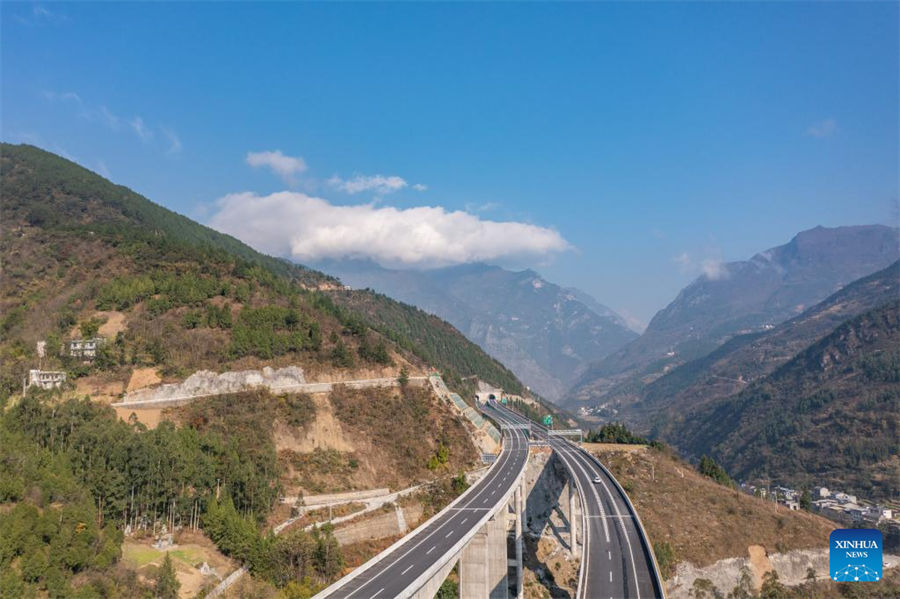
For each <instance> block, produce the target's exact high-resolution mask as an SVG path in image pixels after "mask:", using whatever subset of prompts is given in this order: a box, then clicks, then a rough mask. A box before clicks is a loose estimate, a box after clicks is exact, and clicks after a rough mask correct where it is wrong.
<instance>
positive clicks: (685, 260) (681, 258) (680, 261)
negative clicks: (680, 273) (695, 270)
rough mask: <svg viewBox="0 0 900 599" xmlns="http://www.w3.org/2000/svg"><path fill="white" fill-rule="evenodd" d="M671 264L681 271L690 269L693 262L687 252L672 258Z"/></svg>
mask: <svg viewBox="0 0 900 599" xmlns="http://www.w3.org/2000/svg"><path fill="white" fill-rule="evenodd" d="M672 262H674V263H675V264H677V265H678V266H679V267H681V268H682V269H687V268H690V267H691V265H692V264H693V260H691V256H690V254H688V253H687V252H681V253H680V254H678V255H677V256H675V257H674V258H672Z"/></svg>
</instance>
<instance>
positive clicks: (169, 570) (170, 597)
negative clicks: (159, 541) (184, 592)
mask: <svg viewBox="0 0 900 599" xmlns="http://www.w3.org/2000/svg"><path fill="white" fill-rule="evenodd" d="M180 588H181V583H180V582H178V578H177V577H176V576H175V567H174V566H172V558H170V557H169V552H168V551H167V552H166V558H165V559H164V560H163V564H162V567H161V568H160V569H159V571H158V572H157V573H156V597H157V599H178V589H180Z"/></svg>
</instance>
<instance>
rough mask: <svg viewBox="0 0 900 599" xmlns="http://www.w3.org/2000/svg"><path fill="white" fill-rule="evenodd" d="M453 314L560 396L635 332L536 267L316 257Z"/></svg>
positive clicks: (524, 375)
mask: <svg viewBox="0 0 900 599" xmlns="http://www.w3.org/2000/svg"><path fill="white" fill-rule="evenodd" d="M316 266H317V267H318V268H319V269H321V270H323V271H324V272H327V273H329V274H331V275H334V276H336V277H338V278H340V279H341V280H342V281H343V282H344V283H346V284H347V285H350V286H351V287H355V288H371V289H373V290H375V291H379V292H381V293H384V294H386V295H389V296H391V297H393V298H396V299H399V300H401V301H403V302H406V303H409V304H413V305H415V306H418V307H420V308H421V309H423V310H425V311H426V312H430V313H432V314H435V315H437V316H439V317H441V318H443V319H444V320H446V321H448V322H450V323H451V324H452V325H453V326H455V327H456V328H457V329H459V330H460V331H462V333H463V334H465V335H466V336H467V337H468V338H469V339H470V340H472V341H474V342H475V343H477V344H478V345H480V346H481V347H482V348H483V349H484V350H485V351H487V353H489V354H490V355H492V356H493V357H495V358H496V359H498V360H499V361H500V362H502V363H503V364H505V365H506V366H508V367H509V368H510V370H512V371H513V372H514V373H515V374H516V375H517V376H518V378H519V379H521V380H522V381H523V382H524V383H525V384H527V385H529V386H530V387H531V388H532V389H533V390H535V391H536V392H537V393H539V394H541V395H542V396H544V397H546V398H548V399H550V400H554V401H555V400H557V399H559V398H560V397H561V396H562V394H563V393H564V392H565V390H566V389H568V388H569V386H570V385H571V384H572V383H573V382H574V381H575V380H576V379H577V378H578V376H579V375H580V374H581V372H582V370H583V369H584V367H585V366H586V365H587V364H589V363H591V362H593V361H595V360H599V359H601V358H603V357H604V356H606V355H608V354H610V353H611V352H613V351H615V350H617V349H619V348H620V347H622V346H623V345H624V344H626V343H628V342H629V341H631V340H633V339H635V338H637V334H636V333H634V332H633V331H631V330H630V329H629V328H628V326H627V324H626V323H625V321H624V320H623V319H622V318H621V317H620V316H619V315H618V314H616V313H615V312H613V311H612V310H610V309H609V308H607V307H606V306H603V305H602V304H600V303H598V302H597V301H596V300H594V299H593V298H590V297H589V296H587V294H585V293H583V292H580V291H577V290H572V289H563V288H561V287H559V286H558V285H554V284H553V283H550V282H548V281H546V280H545V279H543V278H541V277H540V276H539V275H538V274H537V273H535V272H534V271H531V270H523V271H519V272H513V271H510V270H506V269H503V268H500V267H497V266H489V265H486V264H467V265H462V266H454V267H449V268H440V269H434V270H424V271H415V270H392V269H387V268H383V267H381V266H379V265H377V264H375V263H373V262H368V261H329V262H323V263H319V264H317V265H316Z"/></svg>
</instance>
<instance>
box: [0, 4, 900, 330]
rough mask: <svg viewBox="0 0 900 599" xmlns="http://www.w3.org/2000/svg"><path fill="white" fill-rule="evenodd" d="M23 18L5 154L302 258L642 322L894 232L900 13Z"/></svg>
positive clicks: (740, 9)
mask: <svg viewBox="0 0 900 599" xmlns="http://www.w3.org/2000/svg"><path fill="white" fill-rule="evenodd" d="M0 10H2V95H0V100H2V132H0V133H2V138H3V139H4V140H5V141H11V142H28V143H34V144H36V145H39V146H41V147H44V148H46V149H48V150H51V151H55V152H58V153H61V154H64V155H66V156H67V157H70V158H72V159H74V160H76V161H78V162H80V163H81V164H83V165H85V166H87V167H89V168H91V169H93V170H96V171H98V172H100V173H101V174H104V175H106V176H108V177H109V178H111V179H112V180H114V181H115V182H117V183H121V184H124V185H127V186H129V187H131V188H133V189H135V190H137V191H139V192H141V193H143V194H144V195H146V196H148V197H149V198H151V199H152V200H154V201H156V202H159V203H161V204H163V205H165V206H167V207H169V208H172V209H174V210H176V211H179V212H181V213H183V214H186V215H188V216H191V217H193V218H196V219H198V220H200V221H202V222H206V223H211V224H214V225H215V226H217V227H219V228H222V229H225V230H228V231H229V232H232V233H235V234H238V235H239V236H242V237H244V238H245V240H247V241H249V242H251V243H254V244H255V245H257V246H260V247H262V248H263V249H266V250H268V251H276V252H281V253H293V254H294V256H295V257H296V258H297V259H301V260H302V259H310V257H312V256H320V255H333V254H334V253H335V252H336V253H340V252H343V251H346V252H353V253H354V254H355V255H358V254H360V253H362V254H365V252H366V251H371V252H372V254H373V255H374V257H376V258H378V259H379V260H381V261H382V262H385V263H391V264H392V265H406V266H418V267H421V266H424V265H431V264H444V263H454V262H460V261H466V260H474V259H485V260H488V261H491V262H497V263H501V264H505V265H510V266H519V267H524V266H529V267H533V268H535V269H536V270H538V271H539V272H540V273H541V274H543V275H544V276H546V277H547V278H548V279H550V280H552V281H554V282H557V283H560V284H563V285H573V286H577V287H580V288H582V289H584V290H586V291H588V292H589V293H591V294H593V295H594V296H596V297H597V299H598V300H600V301H601V302H603V303H606V304H608V305H610V306H611V307H613V308H615V309H617V310H619V311H621V312H623V313H626V314H627V315H630V316H633V317H635V318H637V319H639V320H643V321H647V320H649V318H650V317H651V316H652V315H653V313H654V312H655V311H656V310H658V309H659V308H661V307H663V306H664V305H665V304H666V303H668V302H669V301H670V300H671V299H672V298H673V297H674V296H675V295H676V293H677V292H678V290H679V289H680V288H681V287H683V286H684V285H685V284H686V283H687V282H689V281H690V280H691V279H693V278H694V277H696V276H698V275H699V274H700V273H701V272H702V271H703V267H704V264H705V265H706V266H707V267H709V265H711V264H715V263H716V262H717V261H720V260H736V259H744V258H747V257H749V256H751V255H752V254H753V253H755V252H757V251H760V250H763V249H765V248H768V247H771V246H773V245H778V244H781V243H784V242H786V241H787V240H788V239H790V237H791V236H793V234H795V233H796V232H798V231H800V230H803V229H807V228H810V227H813V226H816V225H820V224H821V225H825V226H836V225H842V224H864V223H876V222H880V223H888V224H895V223H896V220H897V218H898V213H897V208H896V206H897V201H898V166H897V165H898V116H897V112H898V10H897V5H896V4H895V3H873V4H865V3H852V4H851V3H808V4H807V3H796V2H791V3H765V4H751V3H728V4H710V3H686V4H677V3H665V4H609V3H598V4H541V3H530V4H511V3H499V4H484V3H480V4H371V3H366V4H343V3H339V4H312V5H301V4H283V3H277V4H264V5H260V4H222V3H216V4H212V3H209V4H169V3H161V4H143V3H142V4H105V3H104V4H81V3H78V4H69V3H67V4H53V3H38V4H34V3H3V4H2V8H0ZM275 151H280V152H281V155H278V154H274V152H275ZM267 152H268V153H267ZM250 153H254V155H255V158H251V157H250V156H249V154H250ZM301 158H302V161H301V160H300V159H301ZM251 162H252V163H253V164H251ZM254 165H255V166H254ZM377 175H380V176H381V178H375V177H376V176H377ZM423 187H424V188H425V189H422V188H423ZM416 208H418V209H416ZM426 208H430V209H426ZM457 211H463V212H466V213H468V216H467V215H465V214H458V213H457ZM263 214H265V215H266V216H265V217H263V216H261V215H263ZM432 225H433V226H432ZM407 231H408V232H409V234H404V233H405V232H407ZM391 244H394V245H391ZM417 244H418V245H417ZM419 258H421V259H420V260H419ZM417 260H418V261H417Z"/></svg>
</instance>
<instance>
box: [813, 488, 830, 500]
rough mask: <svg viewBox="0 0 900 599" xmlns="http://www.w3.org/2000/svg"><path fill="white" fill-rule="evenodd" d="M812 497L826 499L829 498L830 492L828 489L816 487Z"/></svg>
mask: <svg viewBox="0 0 900 599" xmlns="http://www.w3.org/2000/svg"><path fill="white" fill-rule="evenodd" d="M813 496H814V497H815V498H816V499H828V498H829V497H831V491H829V490H828V487H816V491H815V494H814V495H813Z"/></svg>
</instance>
